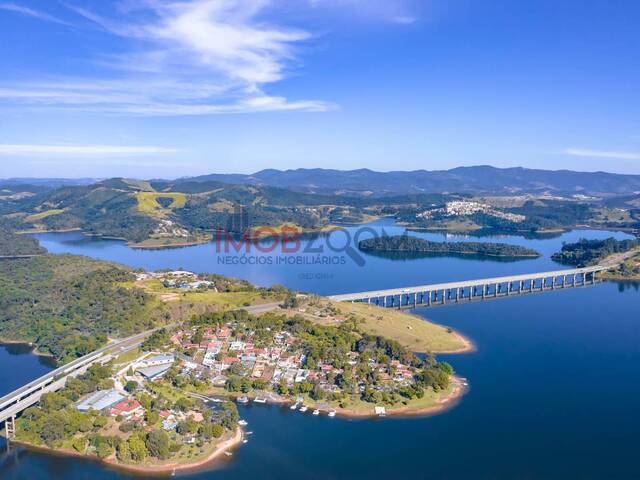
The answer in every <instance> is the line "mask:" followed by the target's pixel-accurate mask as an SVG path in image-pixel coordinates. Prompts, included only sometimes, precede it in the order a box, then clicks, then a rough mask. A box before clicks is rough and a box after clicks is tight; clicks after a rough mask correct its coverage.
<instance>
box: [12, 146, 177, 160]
mask: <svg viewBox="0 0 640 480" xmlns="http://www.w3.org/2000/svg"><path fill="white" fill-rule="evenodd" d="M180 151H181V150H179V149H174V148H164V147H150V146H123V145H30V144H26V145H25V144H0V155H4V156H43V155H64V156H83V157H86V156H137V155H162V154H170V153H178V152H180Z"/></svg>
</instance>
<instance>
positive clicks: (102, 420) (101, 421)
mask: <svg viewBox="0 0 640 480" xmlns="http://www.w3.org/2000/svg"><path fill="white" fill-rule="evenodd" d="M108 421H109V420H108V419H107V417H104V416H102V415H100V416H98V417H96V418H95V419H94V420H93V428H95V429H96V430H99V429H101V428H104V427H105V426H106V425H107V422H108Z"/></svg>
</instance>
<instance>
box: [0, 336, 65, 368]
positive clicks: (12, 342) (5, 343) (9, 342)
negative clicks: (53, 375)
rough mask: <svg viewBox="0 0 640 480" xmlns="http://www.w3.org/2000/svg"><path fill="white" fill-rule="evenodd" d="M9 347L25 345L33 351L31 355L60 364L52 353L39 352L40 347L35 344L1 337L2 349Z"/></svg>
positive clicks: (0, 345)
mask: <svg viewBox="0 0 640 480" xmlns="http://www.w3.org/2000/svg"><path fill="white" fill-rule="evenodd" d="M9 345H24V346H25V347H29V348H30V349H31V351H30V353H32V354H33V355H36V356H38V357H44V358H47V359H49V360H51V361H52V362H54V364H55V365H57V363H58V361H57V360H56V358H55V357H54V356H53V355H51V354H50V353H47V352H43V351H40V350H38V345H37V344H35V343H33V342H28V341H26V340H8V339H6V338H2V337H0V347H3V346H9Z"/></svg>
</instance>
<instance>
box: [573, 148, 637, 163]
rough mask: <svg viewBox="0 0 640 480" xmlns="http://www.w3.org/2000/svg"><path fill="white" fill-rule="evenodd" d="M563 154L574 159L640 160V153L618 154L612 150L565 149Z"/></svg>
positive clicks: (618, 152)
mask: <svg viewBox="0 0 640 480" xmlns="http://www.w3.org/2000/svg"><path fill="white" fill-rule="evenodd" d="M564 153H565V154H566V155H571V156H574V157H591V158H611V159H616V160H640V153H637V152H620V151H612V150H589V149H582V148H567V149H566V150H565V151H564Z"/></svg>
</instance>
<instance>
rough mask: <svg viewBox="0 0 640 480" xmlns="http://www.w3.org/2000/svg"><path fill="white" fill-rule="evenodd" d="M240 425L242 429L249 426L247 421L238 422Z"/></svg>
mask: <svg viewBox="0 0 640 480" xmlns="http://www.w3.org/2000/svg"><path fill="white" fill-rule="evenodd" d="M238 425H240V426H241V427H246V426H247V425H249V424H248V423H247V421H246V420H238Z"/></svg>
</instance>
